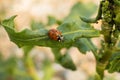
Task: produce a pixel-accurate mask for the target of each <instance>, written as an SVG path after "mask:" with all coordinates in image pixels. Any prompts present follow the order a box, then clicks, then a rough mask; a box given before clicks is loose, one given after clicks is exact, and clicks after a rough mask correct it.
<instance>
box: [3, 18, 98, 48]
mask: <svg viewBox="0 0 120 80" xmlns="http://www.w3.org/2000/svg"><path fill="white" fill-rule="evenodd" d="M11 18H12V19H11ZM11 18H9V19H7V20H4V21H2V25H3V26H4V27H5V29H6V31H7V33H8V35H9V37H10V39H11V41H13V42H14V43H16V44H17V45H18V46H20V47H21V46H25V45H38V46H47V47H67V46H70V45H71V44H72V42H73V41H75V39H77V38H80V37H97V36H99V31H97V30H94V29H90V28H89V29H87V28H86V29H84V30H82V28H81V27H80V26H79V25H78V24H77V23H75V22H72V23H71V22H70V23H63V24H62V25H60V26H59V28H58V29H59V30H60V31H61V32H62V34H63V36H64V41H63V42H58V41H54V40H51V39H50V38H49V37H48V31H47V30H46V29H45V28H41V29H39V30H29V29H25V30H23V31H21V32H17V31H15V29H13V26H14V25H13V24H14V18H15V17H14V18H13V17H11ZM9 24H10V25H9ZM11 24H12V26H11Z"/></svg>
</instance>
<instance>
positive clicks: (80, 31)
mask: <svg viewBox="0 0 120 80" xmlns="http://www.w3.org/2000/svg"><path fill="white" fill-rule="evenodd" d="M94 32H97V30H76V31H71V32H66V33H63V35H69V34H74V33H76V34H77V33H94ZM96 36H97V37H98V36H99V34H97V35H96Z"/></svg>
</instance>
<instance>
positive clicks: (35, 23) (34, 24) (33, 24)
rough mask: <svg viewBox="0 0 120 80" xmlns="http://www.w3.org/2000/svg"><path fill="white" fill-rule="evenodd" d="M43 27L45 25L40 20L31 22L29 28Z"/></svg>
mask: <svg viewBox="0 0 120 80" xmlns="http://www.w3.org/2000/svg"><path fill="white" fill-rule="evenodd" d="M44 27H45V25H44V24H43V23H41V22H35V21H32V22H31V29H32V30H38V29H42V28H44Z"/></svg>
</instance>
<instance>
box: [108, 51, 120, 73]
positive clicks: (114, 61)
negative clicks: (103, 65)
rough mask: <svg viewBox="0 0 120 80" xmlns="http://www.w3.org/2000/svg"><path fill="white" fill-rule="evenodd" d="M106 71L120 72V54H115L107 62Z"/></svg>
mask: <svg viewBox="0 0 120 80" xmlns="http://www.w3.org/2000/svg"><path fill="white" fill-rule="evenodd" d="M107 69H108V71H109V72H110V73H113V72H120V52H115V53H114V54H113V55H112V57H111V58H110V60H109V63H108V65H107Z"/></svg>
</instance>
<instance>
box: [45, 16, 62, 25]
mask: <svg viewBox="0 0 120 80" xmlns="http://www.w3.org/2000/svg"><path fill="white" fill-rule="evenodd" d="M53 24H59V25H60V24H61V21H60V20H57V19H56V18H55V17H53V16H48V23H47V25H48V26H51V25H53Z"/></svg>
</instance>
